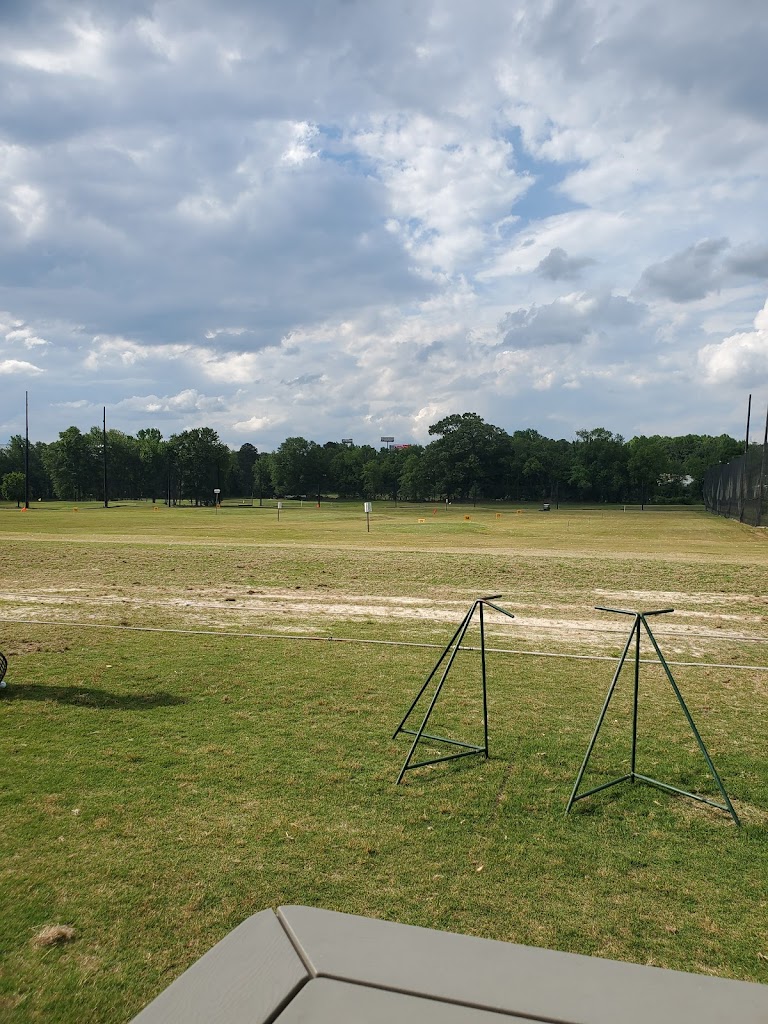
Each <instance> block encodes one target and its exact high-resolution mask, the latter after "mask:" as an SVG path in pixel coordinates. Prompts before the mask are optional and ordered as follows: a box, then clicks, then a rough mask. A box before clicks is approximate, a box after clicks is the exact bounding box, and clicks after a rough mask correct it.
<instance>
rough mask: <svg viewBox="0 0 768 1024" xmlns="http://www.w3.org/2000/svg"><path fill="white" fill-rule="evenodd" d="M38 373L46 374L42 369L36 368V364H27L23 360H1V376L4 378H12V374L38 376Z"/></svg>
mask: <svg viewBox="0 0 768 1024" xmlns="http://www.w3.org/2000/svg"><path fill="white" fill-rule="evenodd" d="M38 373H45V371H44V370H43V369H42V367H40V366H35V364H34V363H27V362H25V361H24V360H23V359H0V374H3V375H4V376H11V374H16V375H18V376H23V375H26V376H30V375H31V376H36V375H37V374H38Z"/></svg>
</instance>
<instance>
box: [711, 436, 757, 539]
mask: <svg viewBox="0 0 768 1024" xmlns="http://www.w3.org/2000/svg"><path fill="white" fill-rule="evenodd" d="M703 493H704V505H705V507H706V508H707V509H709V511H710V512H715V513H717V515H720V516H727V517H728V518H729V519H738V520H739V522H740V523H747V524H748V525H749V526H768V454H767V453H766V446H765V445H764V444H754V445H750V447H749V449H748V450H747V451H746V452H745V454H744V455H740V456H739V458H737V459H733V460H732V461H731V462H729V463H728V465H727V466H711V467H710V468H709V469H708V470H707V472H706V474H705V476H704V486H703Z"/></svg>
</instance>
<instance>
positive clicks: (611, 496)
mask: <svg viewBox="0 0 768 1024" xmlns="http://www.w3.org/2000/svg"><path fill="white" fill-rule="evenodd" d="M576 437H577V440H576V441H575V442H574V443H573V446H572V452H573V463H572V467H571V475H570V483H572V484H573V485H574V486H575V487H576V489H577V491H578V493H579V497H580V498H582V500H585V499H591V500H593V501H621V500H622V498H623V497H624V494H625V492H626V490H627V486H628V477H627V466H626V460H627V453H626V450H625V447H624V438H623V437H622V436H621V435H620V434H612V433H611V432H610V430H606V429H605V427H595V428H594V429H593V430H577V431H576Z"/></svg>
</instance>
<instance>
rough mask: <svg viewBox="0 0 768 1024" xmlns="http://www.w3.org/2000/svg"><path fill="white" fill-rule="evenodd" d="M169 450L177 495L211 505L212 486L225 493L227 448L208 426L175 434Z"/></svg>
mask: <svg viewBox="0 0 768 1024" xmlns="http://www.w3.org/2000/svg"><path fill="white" fill-rule="evenodd" d="M168 449H169V452H170V455H171V459H172V463H173V466H174V469H175V473H176V481H177V489H178V494H179V496H180V497H182V498H189V500H190V501H194V503H195V504H196V505H199V504H201V503H202V504H206V505H207V504H210V503H211V502H212V501H213V500H214V488H217V487H218V488H219V489H220V491H221V493H222V494H223V493H224V490H225V487H226V481H227V472H228V468H229V448H227V446H226V445H225V444H222V442H221V441H220V440H219V435H218V434H217V433H216V431H215V430H212V429H211V427H195V428H194V429H193V430H184V431H182V432H181V433H180V434H174V435H173V436H172V437H171V438H170V440H169V441H168Z"/></svg>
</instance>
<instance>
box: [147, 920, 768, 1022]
mask: <svg viewBox="0 0 768 1024" xmlns="http://www.w3.org/2000/svg"><path fill="white" fill-rule="evenodd" d="M502 1018H503V1019H504V1020H506V1021H516V1020H528V1021H531V1020H534V1021H547V1022H550V1024H551V1022H556V1024H617V1022H621V1024H647V1022H649V1021H652V1022H653V1024H673V1022H674V1024H680V1022H691V1024H694V1022H695V1024H726V1022H727V1024H732V1022H739V1024H742V1022H743V1024H768V986H766V985H756V984H751V983H749V982H742V981H731V980H728V979H724V978H713V977H709V976H705V975H698V974H686V973H684V972H681V971H669V970H663V969H661V968H658V967H644V966H640V965H638V964H628V963H623V962H620V961H616V960H603V959H599V958H596V957H589V956H582V955H579V954H575V953H561V952H557V951H555V950H548V949H538V948H535V947H531V946H520V945H515V944H513V943H506V942H496V941H493V940H490V939H480V938H476V937H473V936H468V935H458V934H455V933H452V932H439V931H433V930H431V929H428V928H416V927H413V926H410V925H402V924H397V923H394V922H391V921H380V920H375V919H372V918H366V917H357V916H355V915H352V914H340V913H336V912H334V911H329V910H321V909H319V908H316V907H300V906H289V907H280V908H279V909H278V910H277V912H273V911H271V910H265V911H262V912H261V913H258V914H254V915H253V916H252V917H249V918H248V919H247V920H246V921H244V922H243V923H242V924H241V925H239V926H238V927H237V928H235V929H234V930H233V931H232V932H230V933H229V935H227V936H226V937H225V938H224V939H222V941H221V942H219V943H218V944H217V945H216V946H214V948H213V949H212V950H210V951H209V952H208V953H206V954H205V956H203V957H201V959H200V960H198V961H197V963H195V964H193V965H192V967H190V969H189V970H188V971H186V972H185V973H184V974H183V975H182V976H181V977H180V978H178V979H177V980H176V981H175V982H173V984H171V985H170V986H169V987H168V988H167V989H166V990H165V991H164V992H161V994H160V995H159V996H158V997H157V999H155V1000H154V1002H152V1003H150V1004H149V1006H147V1007H146V1008H145V1009H144V1010H142V1012H141V1013H140V1014H139V1015H138V1016H137V1017H135V1018H134V1024H171V1022H181V1021H184V1022H185V1024H203V1022H206V1024H211V1022H214V1021H215V1022H222V1024H272V1022H276V1024H299V1022H313V1024H331V1022H334V1024H335V1022H338V1021H362V1022H370V1024H379V1022H381V1024H384V1022H385V1021H386V1022H387V1024H389V1022H391V1021H397V1022H398V1024H417V1022H419V1024H437V1022H438V1021H440V1024H460V1022H466V1024H491V1022H492V1021H501V1020H502Z"/></svg>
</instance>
